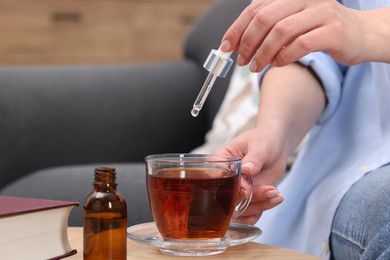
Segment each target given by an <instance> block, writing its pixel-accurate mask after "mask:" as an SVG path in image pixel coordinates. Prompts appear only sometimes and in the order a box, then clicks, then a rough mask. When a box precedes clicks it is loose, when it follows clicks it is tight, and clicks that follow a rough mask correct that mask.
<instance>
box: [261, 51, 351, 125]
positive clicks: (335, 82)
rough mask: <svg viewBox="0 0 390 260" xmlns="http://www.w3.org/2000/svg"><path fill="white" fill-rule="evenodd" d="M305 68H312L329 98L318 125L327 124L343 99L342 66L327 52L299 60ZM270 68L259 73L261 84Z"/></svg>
mask: <svg viewBox="0 0 390 260" xmlns="http://www.w3.org/2000/svg"><path fill="white" fill-rule="evenodd" d="M298 62H299V63H301V64H302V65H304V66H307V67H310V68H311V69H312V70H313V72H314V73H316V75H317V77H318V78H319V79H320V81H321V82H322V86H323V88H324V91H325V95H326V98H327V104H326V107H325V110H324V111H323V112H322V114H321V116H320V118H319V119H318V121H317V124H323V123H325V122H326V121H327V120H328V119H329V118H330V117H331V116H332V115H333V113H334V112H335V110H336V109H337V106H338V104H339V102H340V98H341V88H342V82H343V79H344V74H343V68H342V65H341V64H339V63H338V62H336V61H335V60H334V59H333V58H332V57H330V56H329V55H328V54H327V53H326V52H313V53H309V54H307V55H306V56H304V57H302V58H301V59H299V60H298ZM269 68H270V66H267V67H266V68H265V69H264V70H263V71H261V72H260V73H259V82H260V87H261V80H262V78H263V76H264V75H265V73H266V72H267V71H268V69H269Z"/></svg>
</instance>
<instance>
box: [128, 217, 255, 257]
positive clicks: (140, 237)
mask: <svg viewBox="0 0 390 260" xmlns="http://www.w3.org/2000/svg"><path fill="white" fill-rule="evenodd" d="M261 233H262V231H261V229H259V228H258V227H256V226H251V225H244V224H238V223H232V224H230V226H229V229H228V231H227V233H226V235H225V237H224V238H223V239H222V240H185V241H165V240H163V238H162V237H161V235H160V233H159V232H158V229H157V227H156V224H155V223H154V222H149V223H144V224H139V225H135V226H131V227H128V228H127V237H128V238H130V239H131V240H134V241H136V242H140V243H144V244H147V245H150V246H153V247H156V248H158V249H160V251H161V252H162V253H165V254H168V255H177V256H206V255H215V254H219V253H222V252H223V251H225V250H226V248H228V247H231V246H236V245H240V244H244V243H247V242H249V241H251V240H253V239H255V238H256V237H258V236H260V235H261Z"/></svg>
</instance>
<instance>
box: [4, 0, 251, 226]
mask: <svg viewBox="0 0 390 260" xmlns="http://www.w3.org/2000/svg"><path fill="white" fill-rule="evenodd" d="M248 3H249V0H245V1H242V0H221V1H217V2H216V3H215V5H213V6H212V7H211V8H210V10H208V11H207V12H206V13H205V14H204V15H203V16H202V17H201V19H199V21H198V22H197V23H196V24H195V25H194V27H193V28H192V29H191V31H190V32H189V34H188V37H187V39H186V42H185V43H184V53H185V58H184V59H183V60H180V61H172V62H166V63H158V64H148V65H139V64H138V65H137V64H129V65H117V66H114V65H104V66H47V67H4V66H3V67H1V68H0V194H1V195H10V196H25V197H35V198H48V199H60V200H74V201H79V202H80V204H81V205H80V207H78V208H76V209H74V210H73V211H72V214H71V217H70V221H69V224H70V225H72V226H81V225H82V224H83V218H82V202H83V201H84V199H85V197H86V196H87V195H88V193H89V192H90V191H91V189H92V181H93V170H94V168H95V167H96V166H99V165H113V166H114V167H116V168H117V172H118V189H119V191H120V192H121V193H122V194H123V195H124V196H125V198H126V200H127V204H128V225H133V224H136V223H142V222H146V221H150V220H152V218H151V215H150V211H149V205H148V202H147V194H146V189H145V176H144V175H145V170H144V157H145V156H146V155H148V154H155V153H167V152H189V151H191V150H192V149H193V148H195V147H197V146H199V145H201V144H202V142H203V141H204V136H205V133H206V132H207V130H208V129H210V127H211V124H212V121H213V118H214V116H215V114H216V112H217V110H218V108H219V106H220V104H221V102H222V99H223V97H224V93H225V91H226V89H227V86H228V83H229V78H230V75H231V72H230V73H229V74H228V76H227V78H225V79H219V80H217V82H216V84H215V86H214V88H213V90H212V92H211V94H210V96H209V98H208V101H207V103H206V105H205V107H204V108H203V109H202V111H201V113H200V115H199V116H198V117H197V118H193V117H192V116H191V115H190V111H191V108H192V104H193V102H194V100H195V98H196V96H197V94H198V92H199V90H200V87H201V85H202V83H203V81H204V79H205V78H206V75H207V74H206V71H205V70H204V69H203V67H202V64H203V62H204V60H205V59H206V57H207V55H208V53H209V52H210V50H211V49H212V48H218V46H219V43H220V39H221V37H222V35H223V33H224V32H225V30H226V29H227V28H228V26H229V25H230V24H231V23H232V22H233V20H234V19H235V18H236V17H237V15H238V14H239V13H240V12H241V10H242V9H243V8H244V7H245V6H246V5H247V4H248Z"/></svg>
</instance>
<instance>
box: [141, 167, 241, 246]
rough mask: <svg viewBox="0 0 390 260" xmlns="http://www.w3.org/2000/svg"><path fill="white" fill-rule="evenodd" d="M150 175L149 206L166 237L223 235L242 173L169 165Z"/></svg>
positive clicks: (204, 237) (148, 180)
mask: <svg viewBox="0 0 390 260" xmlns="http://www.w3.org/2000/svg"><path fill="white" fill-rule="evenodd" d="M153 174H154V175H150V174H148V175H147V188H148V194H149V202H150V207H151V210H152V213H153V216H154V219H155V222H156V225H157V227H158V229H159V231H160V233H161V235H162V236H163V238H164V239H183V238H184V239H216V238H223V237H224V235H225V233H226V231H227V229H228V226H229V224H230V220H231V216H232V214H233V212H234V209H235V204H236V198H237V196H238V190H239V175H237V174H235V173H234V172H232V173H229V172H228V171H226V170H221V169H201V168H169V169H163V170H159V171H158V172H157V173H153Z"/></svg>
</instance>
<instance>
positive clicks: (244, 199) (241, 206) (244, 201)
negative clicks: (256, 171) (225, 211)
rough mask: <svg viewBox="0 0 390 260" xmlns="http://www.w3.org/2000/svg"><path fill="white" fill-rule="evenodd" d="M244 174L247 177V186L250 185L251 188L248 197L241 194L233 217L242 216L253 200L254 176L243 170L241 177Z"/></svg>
mask: <svg viewBox="0 0 390 260" xmlns="http://www.w3.org/2000/svg"><path fill="white" fill-rule="evenodd" d="M243 176H244V177H245V181H246V182H247V186H248V187H249V190H248V189H247V192H248V193H247V195H246V197H244V196H242V195H241V194H240V196H241V200H240V202H239V203H238V204H237V205H236V208H235V210H234V213H233V218H237V217H238V216H240V215H241V214H242V213H243V212H244V211H245V210H246V208H247V207H248V206H249V203H250V202H251V200H252V195H253V180H252V177H251V176H250V175H249V174H247V173H244V172H242V173H241V178H242V177H243ZM242 179H243V178H242ZM240 189H241V187H240Z"/></svg>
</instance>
